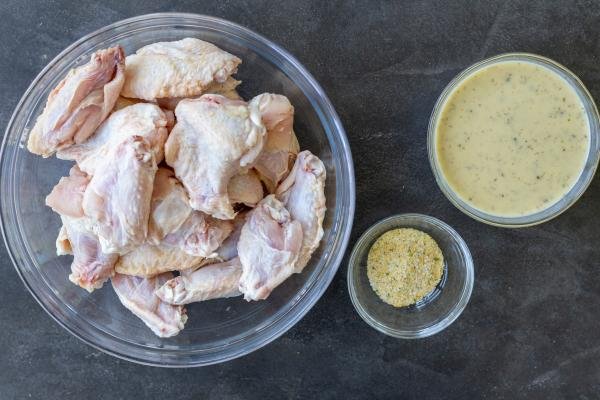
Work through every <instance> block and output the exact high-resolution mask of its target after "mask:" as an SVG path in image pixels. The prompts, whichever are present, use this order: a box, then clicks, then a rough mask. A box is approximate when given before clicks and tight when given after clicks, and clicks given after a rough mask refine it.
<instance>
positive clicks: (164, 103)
mask: <svg viewBox="0 0 600 400" xmlns="http://www.w3.org/2000/svg"><path fill="white" fill-rule="evenodd" d="M240 83H242V81H238V80H235V79H234V78H232V77H229V78H227V80H226V81H225V82H222V83H221V82H213V83H211V84H210V85H208V86H207V87H206V88H205V89H204V91H203V92H202V93H203V94H209V93H210V94H220V95H221V96H224V97H227V98H228V99H230V100H243V99H242V97H241V96H240V95H239V94H238V92H237V90H236V89H235V88H236V87H237V86H238V85H239V84H240ZM197 97H200V96H197ZM190 98H191V99H193V98H195V97H163V98H160V99H156V104H158V105H159V106H160V107H161V108H164V109H167V110H172V111H174V110H175V108H177V104H179V102H180V101H181V100H183V99H190Z"/></svg>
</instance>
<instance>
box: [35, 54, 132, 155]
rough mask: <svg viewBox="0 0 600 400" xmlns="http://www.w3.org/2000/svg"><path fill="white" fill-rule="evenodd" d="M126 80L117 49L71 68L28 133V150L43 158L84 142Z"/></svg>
mask: <svg viewBox="0 0 600 400" xmlns="http://www.w3.org/2000/svg"><path fill="white" fill-rule="evenodd" d="M124 81H125V55H124V53H123V49H122V48H121V47H120V46H116V47H111V48H108V49H105V50H99V51H97V52H95V53H94V54H92V56H91V59H90V61H89V62H88V63H87V64H85V65H82V66H80V67H77V68H75V69H72V70H71V71H69V73H68V74H67V76H66V77H65V78H64V79H63V80H62V81H61V82H60V83H59V84H58V86H57V87H56V88H54V90H52V92H50V95H49V96H48V100H47V102H46V106H45V108H44V111H43V112H42V114H41V115H40V116H39V117H38V119H37V121H36V123H35V125H34V127H33V128H32V130H31V133H30V134H29V139H28V142H27V149H28V150H29V151H30V152H32V153H34V154H38V155H41V156H43V157H49V156H51V155H52V154H53V153H54V152H55V151H57V150H60V149H64V148H67V147H69V146H71V145H73V144H78V143H83V142H84V141H85V140H86V139H87V138H88V137H90V136H91V135H92V134H93V133H94V131H95V130H96V128H98V126H99V125H100V124H101V123H102V121H104V120H105V119H106V117H107V116H108V114H109V113H110V112H111V110H112V108H113V106H114V105H115V102H116V100H117V98H118V97H119V92H120V91H121V88H122V87H123V83H124Z"/></svg>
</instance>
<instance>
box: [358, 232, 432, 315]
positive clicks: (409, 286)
mask: <svg viewBox="0 0 600 400" xmlns="http://www.w3.org/2000/svg"><path fill="white" fill-rule="evenodd" d="M443 269H444V256H443V254H442V251H441V250H440V248H439V246H438V244H437V243H436V242H435V240H433V239H432V238H431V236H429V235H428V234H426V233H425V232H421V231H419V230H416V229H410V228H401V229H394V230H391V231H388V232H386V233H384V234H383V235H381V236H380V237H379V239H377V240H376V241H375V243H374V244H373V246H372V247H371V249H370V250H369V256H368V258H367V276H368V277H369V283H370V284H371V287H372V288H373V290H374V291H375V293H377V295H378V296H379V298H380V299H381V300H383V301H384V302H386V303H388V304H390V305H392V306H394V307H405V306H409V305H412V304H415V303H416V302H418V301H419V300H421V299H422V298H423V297H425V296H426V295H427V294H429V293H430V292H431V291H433V290H434V289H435V287H436V286H437V284H438V283H439V282H440V280H441V279H442V273H443Z"/></svg>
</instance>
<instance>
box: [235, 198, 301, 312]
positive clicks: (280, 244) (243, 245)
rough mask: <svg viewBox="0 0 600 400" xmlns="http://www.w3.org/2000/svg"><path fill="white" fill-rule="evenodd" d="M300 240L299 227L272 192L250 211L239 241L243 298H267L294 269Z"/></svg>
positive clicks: (240, 288)
mask: <svg viewBox="0 0 600 400" xmlns="http://www.w3.org/2000/svg"><path fill="white" fill-rule="evenodd" d="M301 244H302V227H301V226H300V223H299V222H297V221H292V218H291V216H290V213H289V212H288V211H287V210H286V209H285V207H284V206H283V204H282V203H281V202H280V201H279V200H277V199H276V198H275V196H274V195H269V196H267V197H265V198H264V199H263V200H262V201H261V202H260V203H259V204H258V205H257V206H256V208H255V209H253V210H252V211H250V213H249V215H248V218H247V220H246V224H245V225H244V227H243V228H242V233H241V235H240V240H239V242H238V254H239V257H240V261H241V263H242V270H243V272H242V276H241V277H240V286H239V290H240V292H242V293H244V299H246V300H248V301H250V300H262V299H266V298H267V297H268V296H269V294H270V293H271V291H272V290H273V289H274V288H276V287H277V286H278V285H279V284H280V283H281V282H283V281H284V280H286V279H287V278H288V277H289V276H290V275H291V274H292V273H293V272H294V265H295V264H296V260H297V259H298V254H299V253H300V246H301Z"/></svg>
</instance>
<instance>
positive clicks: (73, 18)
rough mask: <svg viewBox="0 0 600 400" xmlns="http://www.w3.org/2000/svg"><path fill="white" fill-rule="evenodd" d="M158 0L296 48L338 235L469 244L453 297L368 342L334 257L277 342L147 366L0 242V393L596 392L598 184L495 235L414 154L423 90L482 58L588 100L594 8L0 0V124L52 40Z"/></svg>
mask: <svg viewBox="0 0 600 400" xmlns="http://www.w3.org/2000/svg"><path fill="white" fill-rule="evenodd" d="M158 11H187V12H196V13H204V14H210V15H215V16H219V17H223V18H226V19H229V20H232V21H234V22H237V23H240V24H242V25H245V26H247V27H249V28H251V29H253V30H255V31H257V32H259V33H262V34H263V35H265V36H267V37H268V38H270V39H272V40H274V41H275V42H277V43H279V44H281V45H282V46H283V47H285V48H286V49H288V50H289V51H290V52H291V53H292V54H294V55H295V56H297V57H298V59H299V60H300V61H301V62H302V63H304V65H305V66H306V67H307V68H308V69H309V70H310V71H311V72H312V73H313V74H314V75H315V77H316V78H317V80H318V81H319V82H320V83H321V84H322V86H323V87H324V89H325V91H326V92H327V94H328V95H329V97H330V98H331V100H332V101H333V103H334V105H335V106H336V108H337V111H338V113H339V114H340V117H341V118H342V121H343V122H344V125H345V127H346V130H347V133H348V137H349V140H350V144H351V146H352V150H353V156H354V162H355V168H356V182H357V199H356V200H357V207H356V218H355V222H354V229H353V234H352V238H351V243H350V246H351V245H352V244H353V243H354V241H355V240H356V239H357V238H358V236H359V235H360V234H361V232H362V231H364V230H365V229H366V228H367V227H368V226H369V225H370V224H372V223H374V222H375V221H377V220H379V219H380V218H382V217H385V216H388V215H390V214H394V213H401V212H420V213H425V214H430V215H433V216H435V217H438V218H441V219H442V220H444V221H446V222H448V223H449V224H451V225H452V226H454V227H455V228H456V229H457V230H458V231H459V233H460V234H462V235H463V237H464V239H465V240H466V242H467V243H468V244H469V246H470V248H471V251H472V253H473V257H474V259H475V263H476V281H475V288H474V291H473V296H472V298H471V302H470V303H469V305H468V306H467V308H466V310H465V312H464V313H463V315H462V316H461V318H460V319H458V320H457V321H456V322H455V323H454V324H453V325H452V326H451V327H450V328H449V329H447V330H446V331H444V332H442V333H441V334H439V335H437V336H434V337H431V338H428V339H424V340H419V341H411V342H408V341H399V340H395V339H392V338H389V337H386V336H384V335H382V334H379V333H377V332H375V331H374V330H372V329H371V328H369V327H368V326H367V325H366V324H365V323H364V322H363V321H362V320H361V319H360V318H359V317H358V315H357V314H356V313H355V312H354V309H353V307H352V304H351V303H350V299H349V297H348V294H347V290H346V278H345V273H346V265H345V262H346V261H347V256H346V259H345V261H344V264H342V265H341V267H340V269H339V272H338V274H337V275H336V277H335V279H334V281H333V283H332V285H331V286H330V288H329V289H328V290H327V292H326V293H325V295H324V296H323V298H322V299H321V300H320V301H319V302H318V303H317V305H316V306H315V307H314V308H313V310H312V311H311V312H310V313H309V314H308V315H307V316H306V317H305V318H304V319H303V320H302V321H300V322H299V323H298V324H297V325H296V326H295V327H294V328H292V329H291V330H290V331H289V332H288V333H286V334H285V335H284V336H283V337H281V338H280V339H279V340H277V341H275V342H274V343H272V344H270V345H268V346H266V347H265V348H263V349H261V350H259V351H256V352H255V353H253V354H250V355H248V356H246V357H243V358H241V359H238V360H234V361H231V362H228V363H225V364H222V365H218V366H212V367H206V368H199V369H198V368H197V369H188V370H168V369H159V368H151V367H143V366H139V365H135V364H131V363H129V362H125V361H121V360H118V359H115V358H113V357H110V356H108V355H105V354H103V353H100V352H98V351H96V350H94V349H93V348H91V347H88V346H87V345H85V344H83V343H81V342H80V341H78V340H77V339H75V338H74V337H72V336H70V335H69V334H68V333H67V332H66V331H64V330H63V329H62V328H60V327H59V326H58V325H57V324H56V323H55V322H54V321H52V319H51V318H50V317H49V316H48V315H46V313H45V312H44V311H43V310H42V309H41V308H40V307H39V306H38V305H37V304H36V303H35V301H34V300H33V299H32V298H31V296H30V295H29V294H28V293H27V291H26V290H25V288H24V286H23V285H22V283H21V281H20V280H19V278H18V277H17V274H16V273H15V271H14V269H13V266H12V264H11V262H10V260H9V258H8V256H7V254H6V252H5V250H4V247H3V246H2V248H1V250H0V277H1V279H2V282H3V284H2V289H1V290H0V399H3V400H4V399H24V398H39V399H42V398H43V399H91V398H93V399H111V400H117V399H134V398H144V399H151V398H161V399H177V400H185V399H199V398H208V399H264V398H293V399H295V398H321V399H333V398H365V399H373V398H395V399H397V398H406V399H429V398H433V399H440V398H449V399H465V398H473V399H475V398H490V399H491V398H509V399H518V398H540V399H546V398H579V399H588V398H597V397H598V396H599V395H600V318H599V315H600V311H599V310H600V274H599V273H598V272H599V271H600V244H599V243H600V240H599V239H600V180H599V179H598V178H596V179H595V180H594V181H593V182H592V185H591V187H590V188H589V190H588V191H587V192H586V193H585V195H584V196H583V197H582V198H581V199H580V201H579V202H578V203H577V204H576V205H575V206H574V207H573V208H571V209H570V210H569V211H568V212H567V213H565V214H563V215H562V216H560V217H559V218H557V219H555V220H553V221H551V222H548V223H546V224H543V225H541V226H538V227H535V228H528V229H522V230H506V229H499V228H493V227H489V226H486V225H483V224H481V223H477V222H475V221H474V220H471V219H469V218H468V217H466V216H465V215H463V214H462V213H461V212H460V211H458V210H457V209H455V208H454V207H453V206H452V205H451V204H450V203H449V202H448V201H447V200H446V199H445V198H444V197H443V195H442V193H441V192H440V190H439V189H438V188H437V186H436V184H435V181H434V178H433V176H432V174H431V171H430V169H429V164H428V159H427V152H426V129H427V122H428V118H429V114H430V112H431V109H432V107H433V104H434V102H435V100H436V98H437V96H438V95H439V93H440V91H441V90H442V89H443V87H444V86H445V85H446V84H447V83H448V81H449V80H450V79H451V78H452V77H453V76H454V75H455V74H456V73H457V72H459V71H460V70H461V69H462V68H464V67H466V66H468V65H470V64H472V63H473V62H475V61H477V60H479V59H481V58H483V57H486V56H490V55H494V54H497V53H501V52H506V51H528V52H534V53H539V54H543V55H545V56H548V57H550V58H553V59H556V60H557V61H559V62H561V63H563V64H564V65H566V66H567V67H569V68H570V69H572V70H573V71H574V72H575V73H576V74H577V75H579V76H580V77H581V79H582V80H583V82H584V83H585V84H586V85H587V87H588V89H589V90H590V91H591V93H592V95H594V96H595V97H596V98H600V63H599V59H600V39H599V37H600V4H599V3H598V2H592V1H573V2H567V1H507V2H490V1H477V2H455V1H452V2H445V1H406V2H400V1H358V0H357V1H347V2H344V1H306V0H294V1H289V2H278V1H272V0H257V1H223V0H221V1H211V0H203V1H195V0H194V1H192V0H190V1H134V0H132V1H124V0H120V1H112V0H103V1H92V0H80V1H44V2H41V1H40V2H35V1H21V0H3V1H2V2H0V20H1V23H0V38H1V40H0V93H2V99H3V102H2V104H1V105H0V125H1V126H2V127H3V128H4V127H5V126H6V124H7V123H8V120H9V118H10V115H11V113H12V110H13V108H14V106H15V105H16V103H17V101H18V100H19V98H20V96H21V94H22V92H23V91H24V90H25V89H26V88H27V86H28V85H29V83H30V82H31V80H32V79H33V78H34V76H35V75H36V74H37V73H38V72H39V71H40V70H41V69H42V68H43V66H44V65H45V64H46V63H47V62H48V61H49V60H50V59H51V58H53V57H54V56H55V55H56V54H57V53H58V52H59V51H60V50H62V49H63V48H64V47H66V46H67V45H68V44H70V43H71V42H73V41H75V40H76V39H78V38H80V37H81V36H82V35H84V34H86V33H88V32H91V31H93V30H95V29H97V28H100V27H102V26H104V25H106V24H109V23H111V22H115V21H117V20H120V19H123V18H127V17H131V16H135V15H139V14H145V13H150V12H158ZM0 190H1V189H0Z"/></svg>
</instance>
